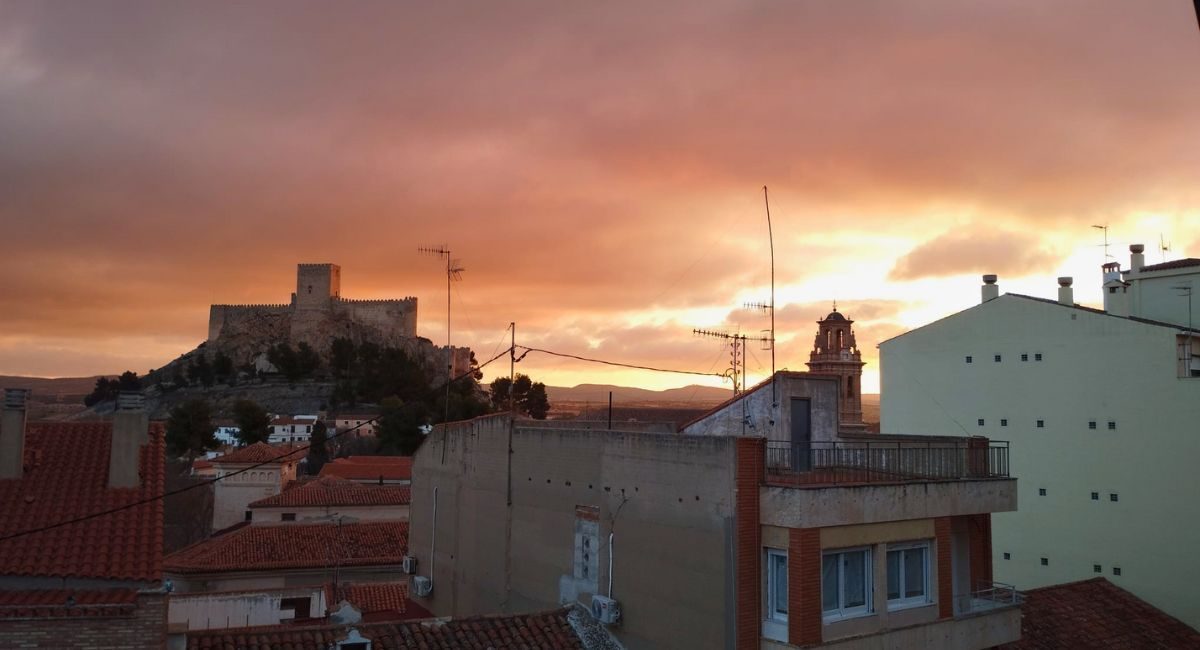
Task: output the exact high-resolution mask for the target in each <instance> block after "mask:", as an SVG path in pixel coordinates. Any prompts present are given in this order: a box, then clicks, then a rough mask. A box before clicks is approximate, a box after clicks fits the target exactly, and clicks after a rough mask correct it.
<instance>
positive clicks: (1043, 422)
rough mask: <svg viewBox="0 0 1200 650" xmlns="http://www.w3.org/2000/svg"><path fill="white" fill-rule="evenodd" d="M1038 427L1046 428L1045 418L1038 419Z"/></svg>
mask: <svg viewBox="0 0 1200 650" xmlns="http://www.w3.org/2000/svg"><path fill="white" fill-rule="evenodd" d="M1037 428H1039V429H1044V428H1046V421H1045V420H1038V421H1037Z"/></svg>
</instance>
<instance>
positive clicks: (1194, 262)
mask: <svg viewBox="0 0 1200 650" xmlns="http://www.w3.org/2000/svg"><path fill="white" fill-rule="evenodd" d="M1189 266H1200V257H1185V258H1183V259H1181V260H1171V261H1170V262H1163V263H1162V264H1151V265H1149V266H1143V267H1142V268H1141V269H1140V270H1139V272H1142V273H1144V272H1147V271H1169V270H1171V269H1185V268H1187V267H1189Z"/></svg>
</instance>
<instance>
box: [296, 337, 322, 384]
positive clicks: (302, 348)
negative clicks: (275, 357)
mask: <svg viewBox="0 0 1200 650" xmlns="http://www.w3.org/2000/svg"><path fill="white" fill-rule="evenodd" d="M320 367H321V357H320V356H319V355H318V354H317V351H316V350H314V349H312V346H311V345H309V344H307V343H305V342H304V341H301V342H300V344H299V345H297V346H296V369H297V371H299V373H300V376H301V377H307V376H309V375H311V374H313V373H314V372H316V371H317V368H320Z"/></svg>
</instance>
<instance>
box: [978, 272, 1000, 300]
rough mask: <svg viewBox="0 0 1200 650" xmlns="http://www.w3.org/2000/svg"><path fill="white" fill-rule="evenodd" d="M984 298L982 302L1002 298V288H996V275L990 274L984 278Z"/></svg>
mask: <svg viewBox="0 0 1200 650" xmlns="http://www.w3.org/2000/svg"><path fill="white" fill-rule="evenodd" d="M982 296H983V300H981V301H980V302H987V301H989V300H993V299H995V298H999V297H1000V287H998V286H996V276H995V274H992V273H989V274H987V275H985V276H983V288H982Z"/></svg>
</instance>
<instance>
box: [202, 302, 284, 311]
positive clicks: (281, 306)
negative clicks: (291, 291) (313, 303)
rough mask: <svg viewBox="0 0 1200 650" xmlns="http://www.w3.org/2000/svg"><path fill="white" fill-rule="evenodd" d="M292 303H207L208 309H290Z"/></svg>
mask: <svg viewBox="0 0 1200 650" xmlns="http://www.w3.org/2000/svg"><path fill="white" fill-rule="evenodd" d="M291 307H292V304H291V303H289V302H281V303H277V304H270V303H261V304H247V305H209V309H210V310H211V309H291Z"/></svg>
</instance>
